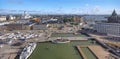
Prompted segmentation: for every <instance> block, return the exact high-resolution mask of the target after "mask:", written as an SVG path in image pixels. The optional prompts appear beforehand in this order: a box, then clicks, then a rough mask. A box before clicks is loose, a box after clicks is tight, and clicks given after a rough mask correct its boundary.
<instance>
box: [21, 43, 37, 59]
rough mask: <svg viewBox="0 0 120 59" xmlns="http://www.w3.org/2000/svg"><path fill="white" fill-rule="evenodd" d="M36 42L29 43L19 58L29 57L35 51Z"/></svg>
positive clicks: (25, 58)
mask: <svg viewBox="0 0 120 59" xmlns="http://www.w3.org/2000/svg"><path fill="white" fill-rule="evenodd" d="M36 45H37V44H36V43H30V44H28V45H27V46H26V47H25V48H24V49H23V51H22V53H21V54H20V57H19V59H27V58H28V57H29V56H30V55H31V54H32V52H33V51H34V49H35V48H36Z"/></svg>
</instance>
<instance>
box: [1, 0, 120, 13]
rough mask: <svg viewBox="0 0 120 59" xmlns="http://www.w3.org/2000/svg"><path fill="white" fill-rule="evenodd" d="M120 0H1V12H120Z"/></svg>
mask: <svg viewBox="0 0 120 59" xmlns="http://www.w3.org/2000/svg"><path fill="white" fill-rule="evenodd" d="M119 2H120V1H119V0H89V1H88V0H0V4H1V5H0V13H13V14H14V13H15V14H16V13H23V11H28V12H29V13H31V14H111V12H112V11H113V10H114V9H115V10H116V12H117V13H118V14H120V7H119V5H120V4H119Z"/></svg>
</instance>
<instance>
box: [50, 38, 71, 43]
mask: <svg viewBox="0 0 120 59" xmlns="http://www.w3.org/2000/svg"><path fill="white" fill-rule="evenodd" d="M51 42H53V43H69V42H70V40H69V39H55V40H51Z"/></svg>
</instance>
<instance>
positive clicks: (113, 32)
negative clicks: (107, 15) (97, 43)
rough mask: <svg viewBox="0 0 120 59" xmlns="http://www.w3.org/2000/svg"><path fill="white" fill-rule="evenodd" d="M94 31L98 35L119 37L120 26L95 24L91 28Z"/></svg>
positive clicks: (117, 24) (115, 24) (116, 24)
mask: <svg viewBox="0 0 120 59" xmlns="http://www.w3.org/2000/svg"><path fill="white" fill-rule="evenodd" d="M93 29H94V30H97V32H100V33H106V34H107V35H108V36H119V37H120V24H119V23H96V24H95V25H94V26H93Z"/></svg>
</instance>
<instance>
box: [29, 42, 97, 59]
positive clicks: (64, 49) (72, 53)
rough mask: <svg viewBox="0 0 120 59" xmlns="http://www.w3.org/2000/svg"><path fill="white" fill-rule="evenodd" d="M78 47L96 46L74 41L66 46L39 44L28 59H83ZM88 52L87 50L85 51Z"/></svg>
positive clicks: (65, 44) (47, 43)
mask: <svg viewBox="0 0 120 59" xmlns="http://www.w3.org/2000/svg"><path fill="white" fill-rule="evenodd" d="M77 45H96V44H93V43H91V42H90V41H72V42H70V43H64V44H54V43H51V42H42V43H38V44H37V47H36V49H35V50H34V51H33V53H32V54H31V56H30V57H29V58H28V59H83V58H82V56H81V54H80V53H79V52H78V50H77V48H76V46H77ZM85 50H86V51H87V49H85ZM90 54H91V53H90Z"/></svg>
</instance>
